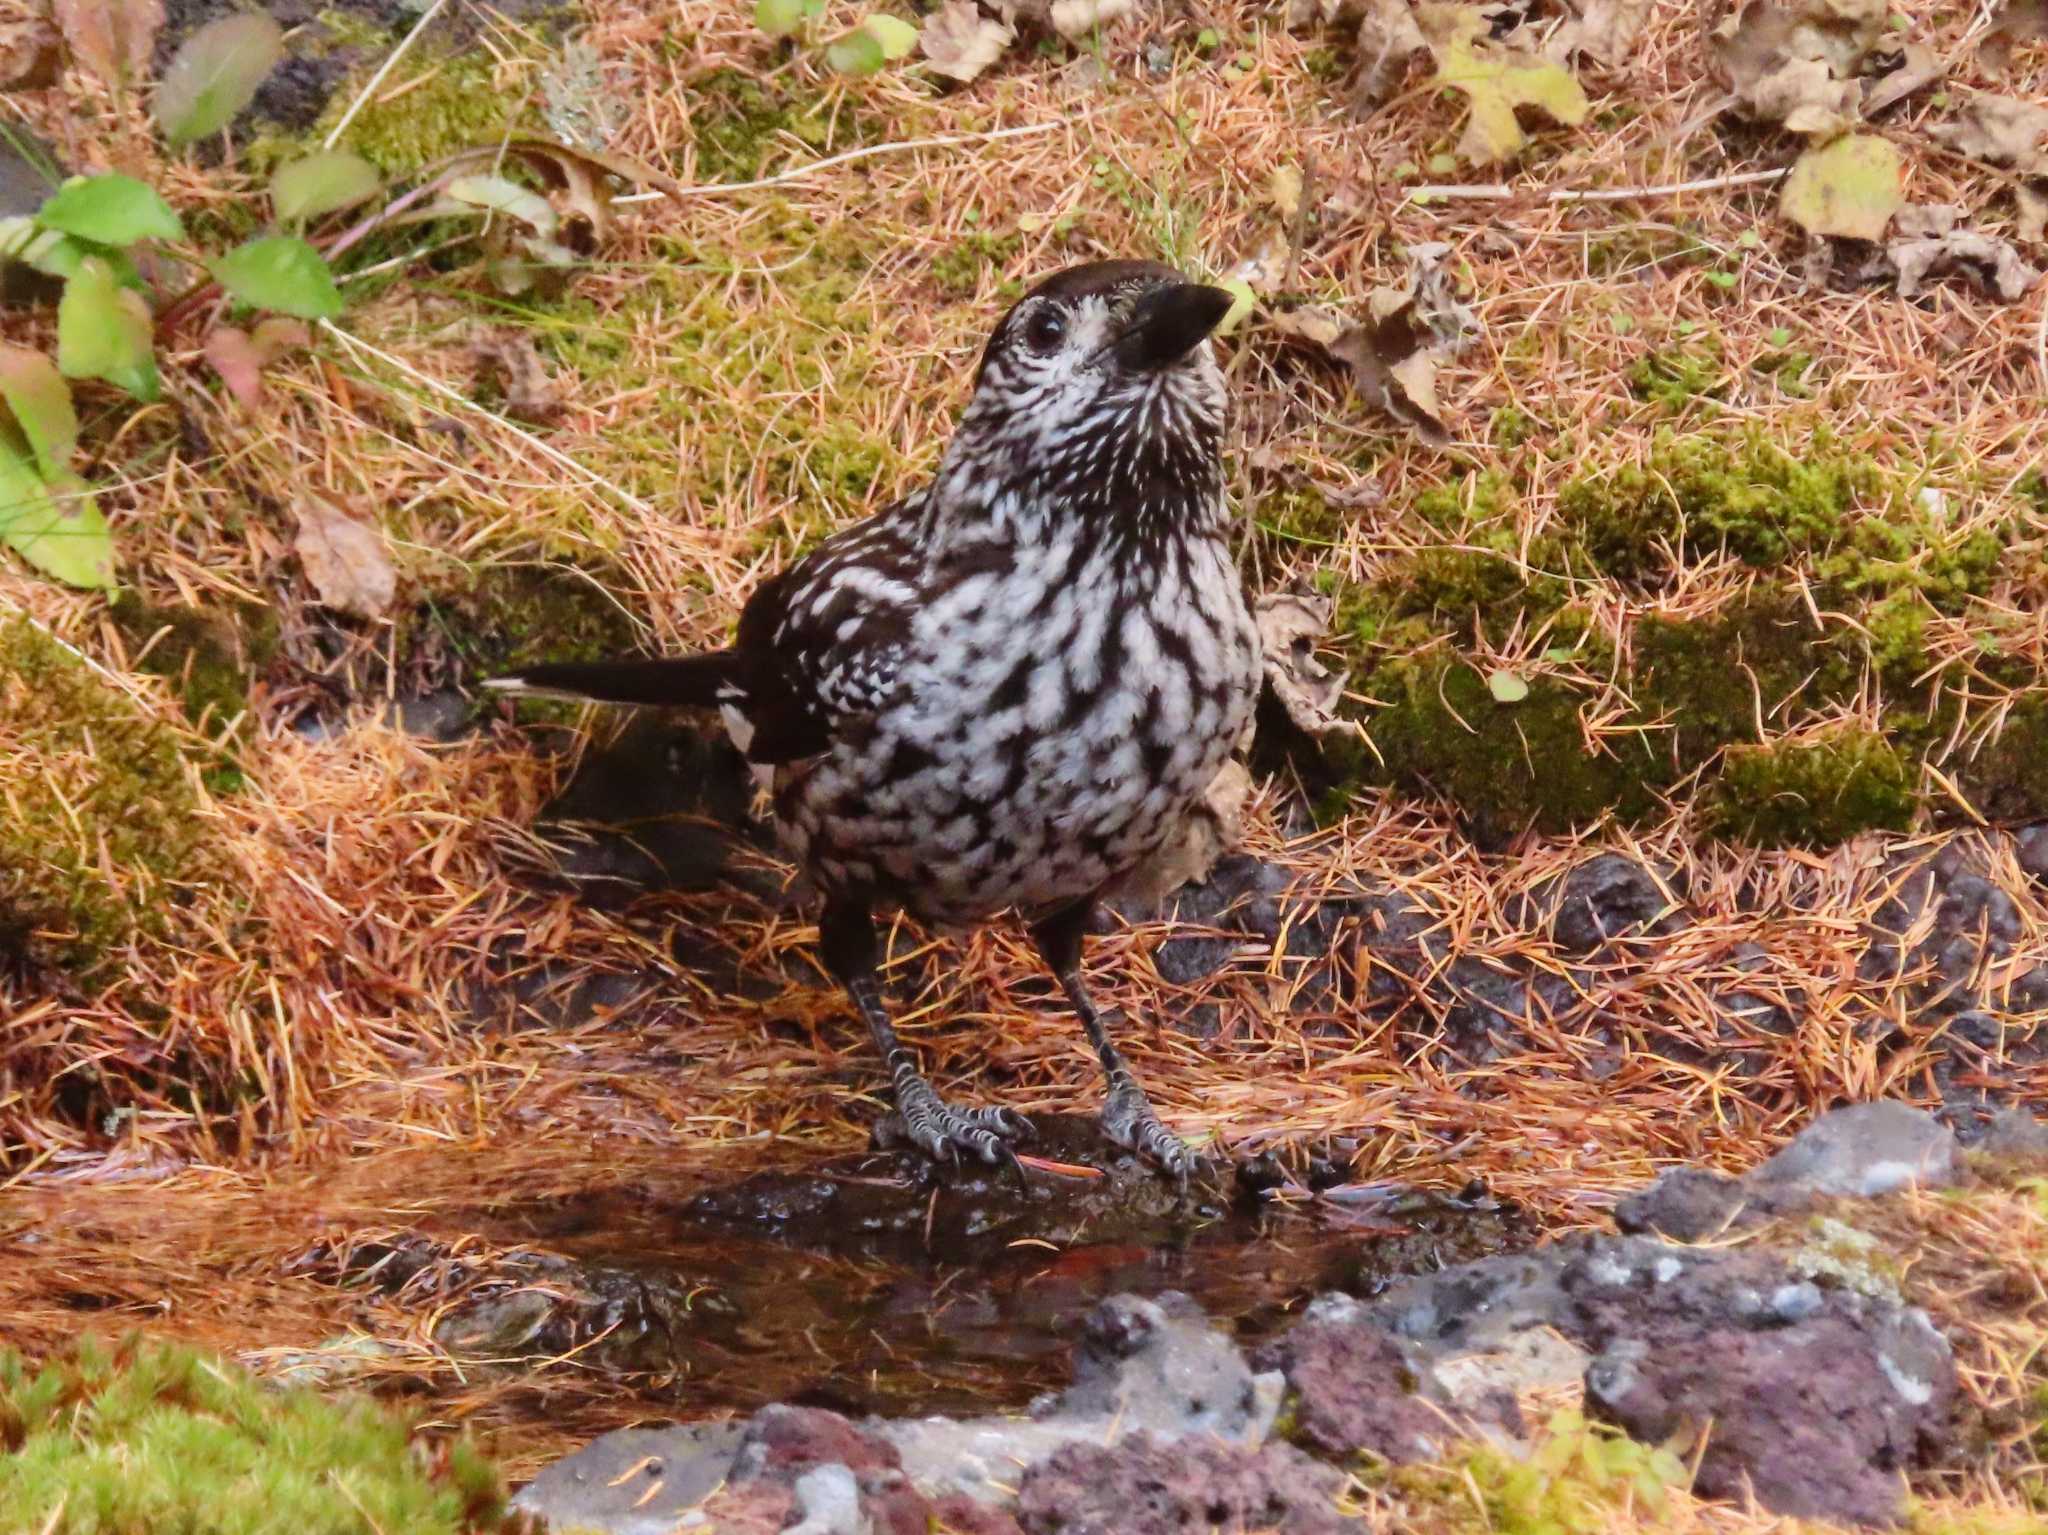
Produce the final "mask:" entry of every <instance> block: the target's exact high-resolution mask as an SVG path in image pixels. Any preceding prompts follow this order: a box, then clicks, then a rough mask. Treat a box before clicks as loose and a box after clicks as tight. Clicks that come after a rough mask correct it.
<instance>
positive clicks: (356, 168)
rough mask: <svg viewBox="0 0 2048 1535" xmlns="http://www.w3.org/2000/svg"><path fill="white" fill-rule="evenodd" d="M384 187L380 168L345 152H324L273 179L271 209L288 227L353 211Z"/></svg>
mask: <svg viewBox="0 0 2048 1535" xmlns="http://www.w3.org/2000/svg"><path fill="white" fill-rule="evenodd" d="M382 185H383V181H382V179H381V178H380V177H379V176H378V175H377V167H376V166H374V165H372V164H371V163H370V162H369V161H368V160H365V159H364V158H363V157H362V156H361V155H352V154H350V153H349V152H348V151H347V150H345V149H324V150H322V151H320V153H318V154H312V155H307V156H306V157H305V158H304V159H303V160H294V161H292V162H291V163H290V164H289V165H280V166H279V167H278V168H277V174H276V175H274V176H272V177H271V178H270V207H271V211H272V212H273V213H275V214H276V215H277V216H278V218H279V220H281V221H282V222H284V223H287V224H297V223H302V222H303V221H305V220H306V219H316V218H319V217H320V216H321V215H323V214H327V213H336V212H339V211H340V210H341V209H343V208H353V207H354V206H355V205H356V204H357V203H359V202H363V201H365V200H367V199H369V198H371V197H374V196H376V195H377V189H378V188H379V187H380V186H382Z"/></svg>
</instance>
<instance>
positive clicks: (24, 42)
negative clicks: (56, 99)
mask: <svg viewBox="0 0 2048 1535" xmlns="http://www.w3.org/2000/svg"><path fill="white" fill-rule="evenodd" d="M63 51H64V39H63V38H62V37H61V36H60V35H59V34H58V31H57V29H56V28H55V27H54V26H52V25H51V24H50V21H49V18H48V17H45V16H38V15H36V14H34V13H33V12H30V13H25V14H23V15H20V16H10V17H7V18H5V19H4V20H0V90H7V91H39V90H44V89H46V88H47V87H49V86H52V85H55V84H56V83H57V71H58V65H59V56H60V55H61V54H62V53H63Z"/></svg>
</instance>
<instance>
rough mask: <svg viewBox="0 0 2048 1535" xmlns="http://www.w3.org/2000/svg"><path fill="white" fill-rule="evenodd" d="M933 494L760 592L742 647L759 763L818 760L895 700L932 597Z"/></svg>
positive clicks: (738, 655)
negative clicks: (925, 586) (921, 515)
mask: <svg viewBox="0 0 2048 1535" xmlns="http://www.w3.org/2000/svg"><path fill="white" fill-rule="evenodd" d="M922 500H923V492H918V493H917V494H915V495H912V496H909V497H906V498H905V499H904V500H902V501H899V502H897V503H896V504H895V505H893V506H891V507H889V508H888V509H887V510H886V511H883V512H881V513H879V514H877V515H876V516H874V517H871V518H869V519H868V520H867V521H866V522H860V523H856V524H854V526H852V527H850V528H846V529H844V530H842V531H841V532H838V533H835V534H833V535H832V536H831V537H830V538H828V539H826V540H825V542H823V543H822V544H820V545H819V546H818V547H817V548H816V549H814V550H812V551H811V552H810V553H809V554H808V555H806V556H805V557H804V558H803V559H801V560H799V561H798V562H797V563H796V564H794V565H792V566H790V568H789V569H787V570H785V571H783V572H782V573H781V574H780V575H778V576H776V577H775V578H774V579H773V580H771V581H769V582H768V583H767V584H766V585H764V586H762V587H761V588H760V589H759V590H757V591H756V592H755V593H754V595H753V596H752V597H751V598H749V599H748V601H747V605H746V608H745V610H744V611H743V612H742V613H741V614H740V625H739V635H738V638H737V639H736V640H735V642H734V645H733V653H734V656H735V659H736V660H737V662H738V673H739V689H738V691H739V694H740V696H739V697H736V698H734V699H733V700H732V703H733V706H734V707H735V708H737V709H738V710H739V712H740V713H741V714H742V715H744V716H745V717H746V719H747V721H748V723H749V724H751V725H752V726H753V736H752V738H751V739H750V740H749V741H748V743H747V747H746V754H747V756H748V758H749V759H750V760H752V761H755V762H793V761H796V760H798V759H800V758H803V757H810V756H815V755H817V754H818V753H819V752H822V751H824V750H825V749H826V748H828V747H829V746H831V745H832V743H833V741H834V740H836V739H838V738H839V737H840V736H841V735H842V734H843V733H844V732H846V731H849V730H855V729H858V728H859V727H860V725H861V724H862V723H863V722H864V721H866V720H867V719H870V718H872V717H873V715H874V714H875V712H876V710H878V709H880V708H881V707H882V706H883V705H884V704H885V703H886V702H888V700H889V699H890V698H891V697H893V696H894V693H895V690H896V686H897V679H898V672H899V669H900V667H901V664H902V659H903V648H904V645H905V643H906V642H907V641H908V639H909V637H910V624H911V619H912V617H913V615H914V614H915V613H916V611H917V608H918V606H919V604H920V602H921V600H922V592H921V587H920V578H921V571H922V567H921V564H920V561H919V558H918V554H917V550H916V547H915V545H914V543H913V540H912V529H913V527H914V525H915V523H916V514H917V508H918V506H919V504H920V503H921V501H922Z"/></svg>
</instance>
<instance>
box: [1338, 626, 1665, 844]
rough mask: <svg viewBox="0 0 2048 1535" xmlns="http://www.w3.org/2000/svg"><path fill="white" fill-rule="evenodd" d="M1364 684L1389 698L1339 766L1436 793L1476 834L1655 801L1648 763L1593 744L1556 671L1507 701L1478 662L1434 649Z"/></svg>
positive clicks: (1642, 808)
mask: <svg viewBox="0 0 2048 1535" xmlns="http://www.w3.org/2000/svg"><path fill="white" fill-rule="evenodd" d="M1365 691H1366V693H1367V694H1368V695H1369V696H1370V697H1372V698H1373V699H1375V700H1376V701H1379V702H1380V703H1383V704H1384V705H1385V707H1383V708H1379V709H1375V710H1373V711H1372V712H1371V713H1370V714H1369V715H1368V716H1367V717H1366V720H1365V729H1366V733H1367V736H1368V737H1369V741H1370V744H1369V745H1366V744H1359V745H1355V746H1354V745H1350V744H1348V743H1346V744H1345V745H1343V746H1340V747H1339V748H1338V752H1339V753H1340V761H1339V764H1338V766H1339V771H1340V776H1341V777H1343V778H1349V779H1353V780H1355V781H1362V782H1383V783H1391V784H1393V785H1394V786H1396V787H1398V788H1401V789H1403V790H1406V791H1407V792H1409V793H1412V794H1419V795H1441V796H1443V797H1444V798H1446V799H1448V800H1450V801H1451V802H1452V803H1453V804H1454V805H1455V806H1456V807H1457V809H1458V811H1459V813H1460V814H1461V815H1462V816H1464V817H1465V819H1466V821H1467V822H1468V824H1469V825H1470V827H1471V829H1472V833H1473V835H1474V837H1475V838H1477V839H1478V840H1479V841H1480V842H1481V843H1483V844H1486V845H1499V844H1501V843H1503V842H1505V841H1507V840H1508V839H1510V838H1511V837H1513V836H1514V835H1516V834H1517V833H1518V832H1521V831H1522V830H1524V829H1526V828H1528V827H1532V826H1533V827H1535V828H1536V829H1538V830H1540V831H1546V832H1557V831H1564V830H1566V829H1569V828H1570V827H1573V826H1576V825H1583V824H1585V823H1587V822H1590V821H1592V820H1595V819H1597V818H1598V817H1599V816H1601V815H1602V814H1605V813H1607V812H1608V811H1617V812H1619V813H1620V814H1621V815H1622V816H1623V817H1624V818H1627V819H1636V818H1640V817H1642V816H1645V815H1647V814H1649V813H1650V811H1651V810H1652V809H1653V808H1654V807H1655V804H1656V799H1655V795H1654V793H1653V784H1654V782H1655V781H1656V778H1657V776H1658V775H1657V773H1656V771H1655V768H1654V764H1650V765H1648V766H1647V767H1646V764H1645V763H1644V762H1641V761H1637V760H1633V759H1628V758H1618V757H1614V756H1604V755H1597V754H1594V753H1590V752H1588V751H1587V750H1586V747H1585V738H1584V732H1583V731H1582V730H1581V728H1580V725H1579V708H1580V704H1581V703H1582V702H1583V700H1584V695H1583V694H1582V693H1580V692H1577V691H1575V690H1573V689H1571V688H1569V687H1566V686H1565V685H1564V684H1563V683H1561V682H1558V681H1556V680H1555V679H1553V678H1549V677H1537V678H1535V679H1533V680H1532V681H1531V683H1530V685H1529V696H1528V697H1527V698H1525V699H1523V700H1522V701H1521V702H1520V703H1516V704H1503V703H1499V702H1497V701H1496V700H1495V699H1494V697H1493V695H1492V693H1491V692H1490V691H1489V690H1488V688H1487V685H1486V679H1485V677H1484V676H1483V675H1481V673H1480V672H1479V671H1478V670H1477V669H1475V668H1474V667H1472V666H1469V665H1467V664H1465V663H1464V662H1462V661H1458V660H1454V659H1452V658H1450V657H1448V656H1444V655H1441V654H1433V655H1429V656H1425V657H1422V658H1418V659H1414V660H1405V659H1404V660H1399V661H1394V662H1390V663H1388V664H1385V665H1383V666H1381V667H1380V668H1378V669H1377V670H1376V671H1374V672H1373V673H1372V674H1371V675H1370V676H1369V677H1368V678H1367V679H1366V683H1365Z"/></svg>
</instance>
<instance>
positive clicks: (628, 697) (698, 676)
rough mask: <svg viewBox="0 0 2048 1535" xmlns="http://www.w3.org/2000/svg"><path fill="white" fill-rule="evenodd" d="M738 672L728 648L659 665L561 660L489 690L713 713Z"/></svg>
mask: <svg viewBox="0 0 2048 1535" xmlns="http://www.w3.org/2000/svg"><path fill="white" fill-rule="evenodd" d="M735 670H736V668H735V667H734V665H733V654H732V652H731V651H729V650H714V651H711V652H709V653H708V654H706V655H701V656H677V657H674V658H672V659H666V660H660V661H560V662H553V663H550V664H549V665H546V666H529V667H528V668H527V669H526V670H525V671H521V672H513V673H512V674H511V675H510V676H508V677H492V678H490V679H488V680H487V681H486V682H485V683H484V686H485V687H489V688H496V689H497V690H498V691H500V692H503V693H515V694H516V693H534V694H544V695H549V696H553V697H556V698H586V699H589V700H591V701H592V702H593V703H603V704H650V705H655V706H665V707H669V708H678V709H711V708H716V707H717V705H718V703H719V698H720V694H721V691H725V692H727V693H728V694H729V691H730V689H731V687H732V684H733V678H734V675H735Z"/></svg>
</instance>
